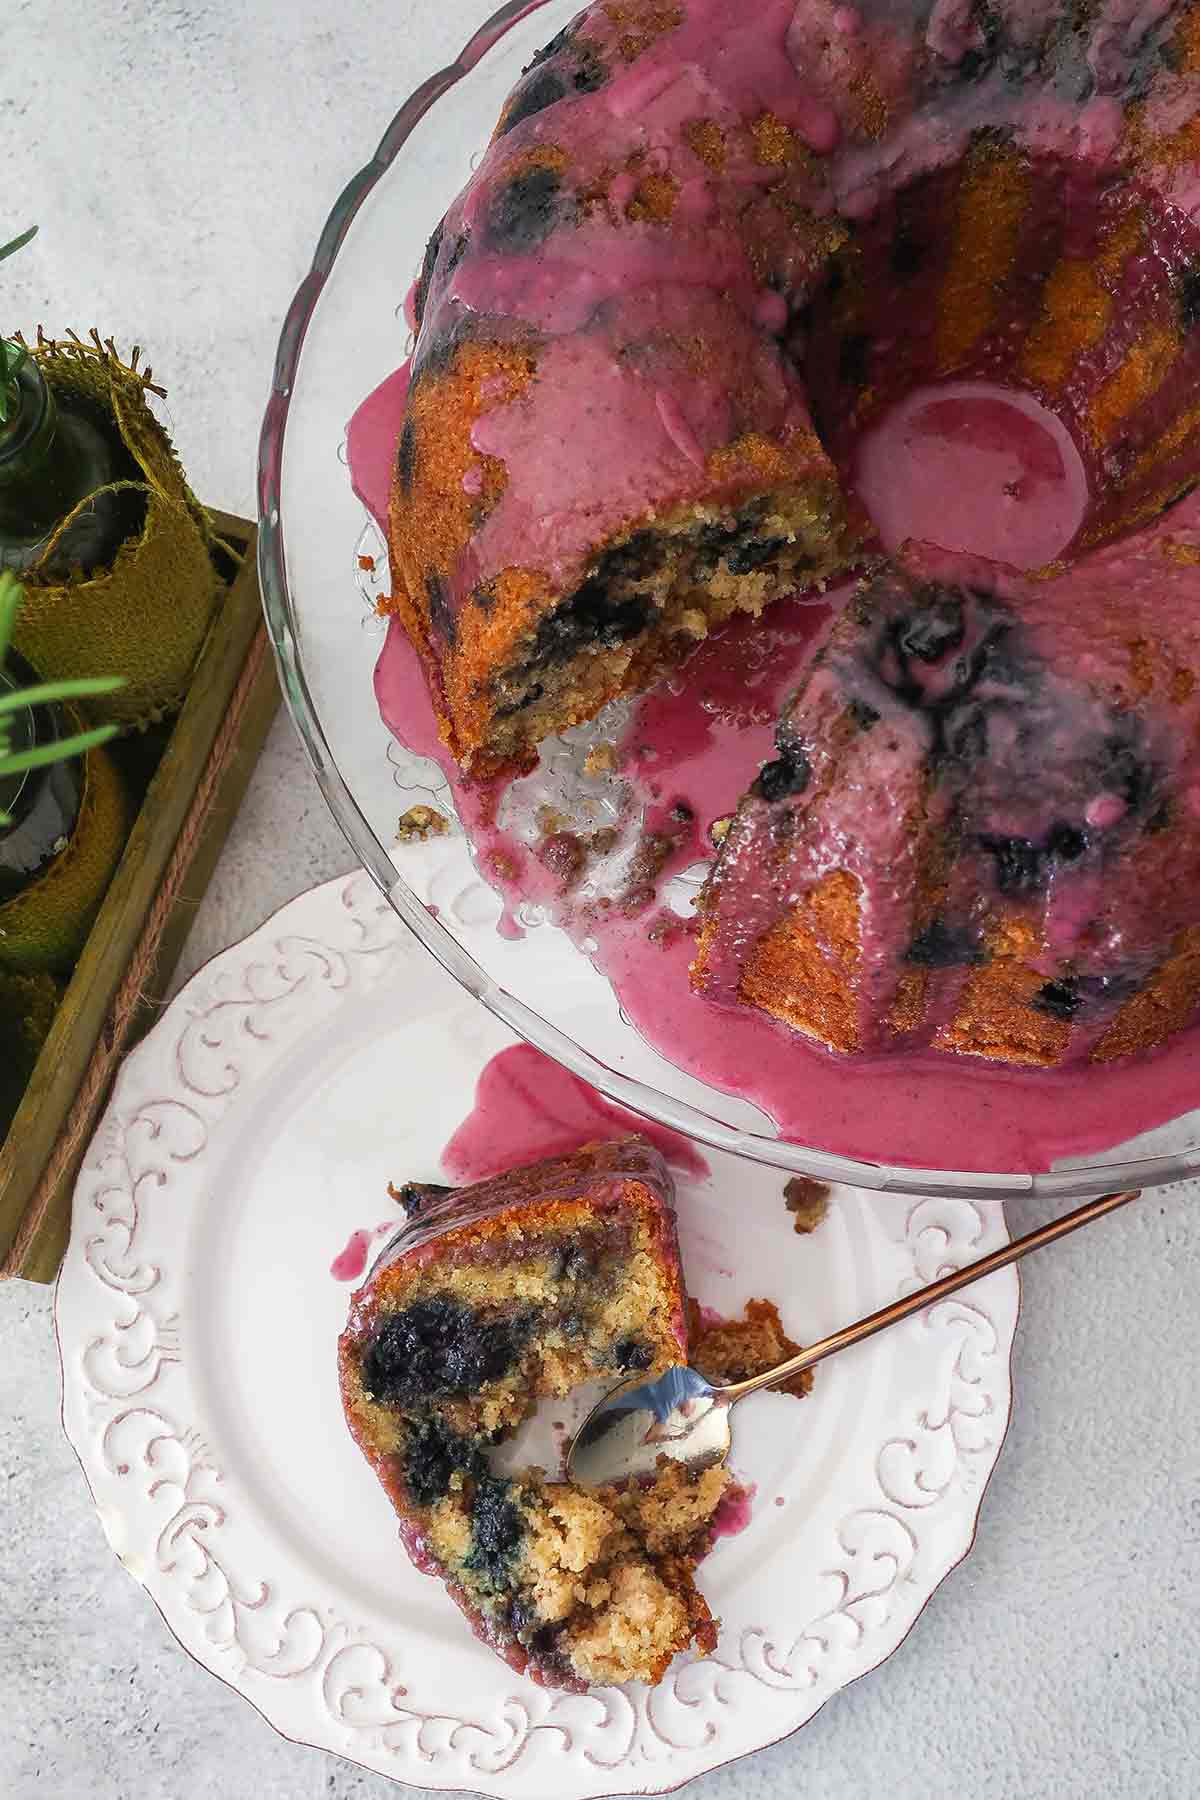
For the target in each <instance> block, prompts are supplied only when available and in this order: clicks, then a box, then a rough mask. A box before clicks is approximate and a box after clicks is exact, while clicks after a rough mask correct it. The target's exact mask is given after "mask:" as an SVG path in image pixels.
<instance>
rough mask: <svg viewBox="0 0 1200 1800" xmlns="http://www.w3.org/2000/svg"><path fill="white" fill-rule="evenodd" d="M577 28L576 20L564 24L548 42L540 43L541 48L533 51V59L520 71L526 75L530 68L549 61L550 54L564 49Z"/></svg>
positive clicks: (536, 67) (537, 67) (552, 54)
mask: <svg viewBox="0 0 1200 1800" xmlns="http://www.w3.org/2000/svg"><path fill="white" fill-rule="evenodd" d="M578 29H579V24H578V21H577V20H576V21H573V22H572V23H571V24H570V25H564V26H563V28H562V30H561V31H558V32H556V33H555V34H554V36H553V37H552V38H551V39H550V42H549V43H548V44H543V45H542V47H541V49H540V50H538V51H537V52H536V53H535V55H534V58H533V61H532V62H531V63H527V64H526V66H525V68H524V69H522V71H521V73H522V74H523V75H528V74H529V72H530V70H531V69H539V68H540V67H541V66H542V64H543V63H544V62H549V61H550V58H551V57H552V56H557V55H558V53H559V51H560V50H565V49H566V47H567V45H568V44H569V43H570V42H571V40H572V38H573V37H574V36H575V33H576V31H577V30H578Z"/></svg>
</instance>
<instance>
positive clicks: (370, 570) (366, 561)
mask: <svg viewBox="0 0 1200 1800" xmlns="http://www.w3.org/2000/svg"><path fill="white" fill-rule="evenodd" d="M358 566H359V568H360V569H363V570H365V571H366V573H367V574H368V575H373V574H374V573H375V558H374V557H373V556H360V557H359V559H358Z"/></svg>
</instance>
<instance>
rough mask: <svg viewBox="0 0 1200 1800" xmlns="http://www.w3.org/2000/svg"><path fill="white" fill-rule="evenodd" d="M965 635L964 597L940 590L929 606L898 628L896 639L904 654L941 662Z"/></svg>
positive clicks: (903, 620)
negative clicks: (962, 599)
mask: <svg viewBox="0 0 1200 1800" xmlns="http://www.w3.org/2000/svg"><path fill="white" fill-rule="evenodd" d="M965 635H966V627H965V625H964V623H963V609H962V602H961V600H957V599H955V598H954V596H953V595H951V594H944V593H943V594H938V596H937V598H936V599H934V600H933V601H931V603H930V604H929V605H928V606H924V607H922V608H921V610H920V612H915V613H913V614H912V615H911V616H910V617H909V618H907V619H902V620H901V621H900V623H899V625H898V626H897V628H896V643H897V646H898V647H899V649H900V651H901V653H902V654H903V655H904V656H915V657H916V659H917V661H918V662H923V663H935V662H940V661H941V659H942V657H944V656H947V655H948V654H949V653H950V651H951V650H957V649H958V647H959V645H960V644H961V643H962V641H963V638H964V636H965Z"/></svg>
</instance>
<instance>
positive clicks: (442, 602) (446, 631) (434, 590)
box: [425, 569, 458, 646]
mask: <svg viewBox="0 0 1200 1800" xmlns="http://www.w3.org/2000/svg"><path fill="white" fill-rule="evenodd" d="M425 593H426V597H427V598H428V601H429V623H430V624H431V625H432V626H433V629H434V630H435V631H437V632H439V633H440V634H441V636H442V637H443V638H444V639H445V641H446V643H447V644H449V645H451V646H453V644H454V641H455V639H456V638H457V636H458V621H457V620H456V619H455V617H454V613H453V610H452V608H451V606H450V597H449V595H448V593H447V592H446V584H445V582H444V581H443V580H442V578H441V576H440V575H439V574H438V572H437V570H436V569H430V570H429V572H428V573H427V575H426V577H425Z"/></svg>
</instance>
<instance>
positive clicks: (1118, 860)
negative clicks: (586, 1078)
mask: <svg viewBox="0 0 1200 1800" xmlns="http://www.w3.org/2000/svg"><path fill="white" fill-rule="evenodd" d="M1198 213H1200V0H1174V3H1172V0H1156V3H1155V4H1151V5H1148V6H1143V7H1133V6H1130V5H1126V4H1124V3H1123V0H1103V3H1101V4H1097V5H1092V4H1087V5H1083V4H1081V5H1063V6H1058V7H1049V6H1046V5H1044V4H1042V3H1041V0H932V3H930V0H909V3H908V4H896V3H895V0H861V3H860V4H857V5H843V4H838V3H837V0H748V4H747V5H745V6H739V7H731V6H729V5H728V4H727V0H597V3H596V4H593V5H591V6H589V7H588V8H587V9H586V10H585V11H584V12H583V13H582V14H581V15H580V17H579V18H578V19H577V20H576V21H575V22H574V24H573V25H572V26H570V27H569V28H568V29H567V30H566V31H564V32H563V33H561V34H560V36H559V37H558V38H557V39H555V40H554V42H553V43H552V44H550V45H548V46H547V48H546V50H545V51H544V52H543V53H542V54H541V55H540V56H538V57H537V58H536V59H535V61H534V63H533V64H532V65H531V66H530V68H529V69H528V70H527V71H526V73H525V75H524V78H523V79H522V81H521V82H520V83H519V84H518V86H517V88H516V89H515V91H514V92H513V94H512V96H511V98H510V100H509V102H508V104H507V106H506V108H505V111H504V114H503V116H502V118H501V121H500V124H499V126H498V128H497V131H496V134H495V136H494V138H493V141H492V143H491V146H490V148H489V150H488V152H487V154H486V156H485V157H484V159H483V161H482V162H481V164H480V166H479V168H478V170H477V172H476V173H475V175H474V176H473V178H472V180H471V181H470V183H469V184H468V186H467V187H466V189H465V190H464V192H463V193H462V195H461V196H460V197H459V198H458V199H457V200H456V201H455V202H454V204H453V205H452V206H451V207H450V209H449V211H448V212H447V214H446V216H445V219H444V221H443V223H442V225H441V226H439V228H438V230H437V232H436V233H435V234H434V237H433V239H432V241H431V242H430V245H429V250H428V255H427V257H426V260H425V265H424V268H423V270H422V272H421V275H420V279H419V281H418V282H417V285H416V288H415V290H414V295H413V319H414V323H415V325H416V326H417V340H416V349H415V354H414V358H413V363H412V370H411V382H410V386H409V390H408V395H407V399H406V402H405V412H404V417H403V426H402V430H401V432H400V435H399V442H398V448H397V455H396V462H395V470H394V479H393V486H392V495H391V507H390V549H391V565H392V584H393V596H392V601H393V605H394V607H395V609H396V611H397V612H398V613H399V615H400V617H401V619H402V621H403V623H404V625H405V627H406V629H407V631H408V633H409V635H410V637H411V638H412V641H413V643H414V645H415V646H416V648H417V650H418V652H419V653H420V655H421V657H422V659H423V663H424V666H425V669H426V672H427V675H428V679H429V684H430V688H431V692H432V694H433V698H434V703H435V707H436V709H437V712H438V714H439V718H440V721H441V728H442V731H443V734H444V736H445V738H446V741H447V743H448V744H449V746H450V747H451V749H452V750H453V752H454V754H455V755H456V757H457V758H458V759H459V761H460V763H461V765H462V767H463V768H464V769H465V770H466V771H467V772H468V773H470V774H472V775H489V774H493V773H495V772H497V771H505V770H520V769H523V768H527V767H529V766H531V763H532V760H533V758H534V755H535V753H536V747H537V745H538V743H539V742H540V740H541V739H542V738H543V737H545V736H546V735H547V734H549V733H551V732H556V731H558V730H561V729H562V728H563V727H565V726H568V725H572V724H575V723H578V722H580V721H582V720H584V719H587V718H590V717H591V716H593V715H594V714H595V713H596V711H597V710H598V709H599V708H600V707H601V706H602V705H603V704H604V703H605V702H606V701H608V700H609V699H611V698H612V697H614V696H615V695H617V694H619V693H623V692H628V691H632V690H635V689H639V688H642V687H644V686H646V685H647V684H648V683H650V682H652V681H653V680H654V679H656V677H657V676H658V674H659V673H660V672H661V671H662V669H663V668H664V667H665V666H666V665H667V664H669V663H671V662H672V661H675V660H678V659H679V658H681V657H682V656H684V655H685V654H686V653H687V651H688V650H689V649H690V648H691V647H692V646H693V645H694V644H695V643H696V641H697V640H698V639H699V638H701V637H703V636H704V635H705V634H706V633H707V632H708V631H709V630H710V629H711V628H712V627H713V626H714V625H716V624H718V623H719V622H721V621H722V620H724V619H726V618H727V617H729V616H730V615H731V614H732V613H735V612H750V613H758V612H759V611H761V609H762V608H764V607H765V606H767V605H768V604H769V603H770V602H771V601H772V600H774V599H775V598H776V597H777V596H779V595H781V594H784V593H787V592H789V591H793V590H795V589H797V588H804V587H817V586H820V585H821V584H823V583H824V581H825V580H826V578H827V577H830V576H832V575H834V574H839V573H844V572H847V571H849V570H851V569H852V568H855V567H857V568H858V570H859V572H860V573H861V572H863V571H865V572H866V574H867V576H868V580H867V583H866V585H865V586H864V587H862V588H861V589H860V591H859V594H858V597H857V599H856V601H855V604H854V607H853V611H852V614H851V616H850V617H849V618H848V619H847V621H846V623H845V625H844V627H842V628H840V629H839V631H838V633H837V634H836V636H835V639H834V642H833V643H832V644H831V646H830V649H829V651H828V653H827V654H826V656H825V657H824V658H823V659H822V662H821V664H820V667H819V668H818V669H817V670H816V671H815V672H814V674H813V676H812V679H811V681H809V682H808V683H806V684H805V686H804V688H803V690H802V691H801V693H800V694H799V695H797V696H796V697H795V699H794V700H793V701H792V702H791V703H790V704H789V706H788V708H787V710H786V713H785V716H784V719H783V721H782V723H781V725H780V759H779V761H778V762H777V763H774V764H772V765H770V767H769V769H767V770H765V771H764V772H763V774H762V776H761V777H760V779H759V780H758V782H757V783H756V784H755V785H754V788H753V790H752V792H751V793H750V795H749V796H748V798H747V799H746V801H745V803H744V805H743V807H742V809H741V813H740V815H739V819H738V824H737V827H736V829H735V831H734V832H733V833H732V834H731V838H730V840H729V842H728V844H727V846H726V848H725V850H724V852H723V854H722V857H721V861H720V866H719V867H718V869H717V870H716V873H715V876H714V878H713V880H712V883H711V885H710V888H709V891H708V894H707V896H706V899H705V907H704V922H705V929H704V940H703V944H702V947H701V950H700V954H699V957H698V961H697V965H696V971H695V978H696V982H697V985H698V987H699V989H700V991H701V992H702V993H704V994H706V995H707V996H709V997H710V998H711V999H713V1000H716V1001H718V1002H720V1003H723V1004H727V1005H748V1006H752V1007H758V1008H761V1009H764V1010H766V1011H767V1012H769V1013H771V1014H772V1015H773V1016H775V1017H776V1018H778V1019H779V1020H780V1021H781V1022H783V1023H785V1024H787V1025H789V1026H791V1027H792V1028H794V1029H797V1030H799V1031H802V1032H805V1033H807V1034H808V1035H810V1036H812V1037H814V1038H817V1039H819V1040H820V1041H822V1042H823V1043H825V1044H826V1045H828V1046H829V1047H830V1048H833V1049H835V1050H839V1051H842V1052H872V1051H880V1050H885V1049H889V1048H893V1047H895V1048H900V1047H905V1046H913V1045H922V1044H926V1045H933V1046H935V1047H936V1048H938V1049H942V1050H947V1051H967V1052H973V1053H976V1054H979V1055H983V1056H987V1057H992V1058H998V1059H1000V1060H1005V1061H1017V1062H1033V1063H1058V1062H1062V1061H1064V1060H1069V1059H1074V1058H1079V1057H1086V1056H1094V1057H1101V1058H1105V1057H1113V1056H1120V1055H1123V1054H1125V1053H1126V1052H1128V1051H1130V1050H1134V1049H1138V1048H1141V1047H1143V1046H1146V1045H1151V1044H1154V1043H1157V1042H1159V1041H1161V1040H1162V1038H1164V1037H1165V1036H1167V1035H1169V1034H1170V1033H1171V1032H1173V1031H1174V1030H1176V1029H1178V1027H1179V1026H1180V1025H1181V1024H1183V1023H1184V1022H1186V1021H1187V1020H1188V1019H1190V1017H1191V1015H1192V1012H1193V1002H1194V1000H1195V998H1196V996H1197V993H1198V992H1200V903H1198V904H1197V905H1196V906H1194V907H1192V908H1191V909H1190V910H1189V906H1188V896H1189V894H1191V893H1194V892H1195V891H1197V886H1198V879H1197V878H1198V877H1200V862H1198V861H1197V857H1198V853H1200V842H1198V840H1197V836H1196V831H1195V829H1194V826H1193V819H1194V816H1195V814H1196V810H1197V800H1196V792H1197V790H1196V788H1195V785H1194V782H1193V769H1192V763H1193V751H1194V746H1195V744H1196V731H1195V723H1196V721H1195V718H1194V707H1193V703H1192V692H1193V686H1194V679H1195V671H1196V669H1197V666H1198V665H1197V659H1196V654H1195V652H1196V645H1195V644H1194V642H1193V633H1192V625H1191V611H1190V607H1189V602H1191V603H1194V602H1195V601H1196V600H1197V598H1200V592H1198V589H1200V574H1198V570H1200V501H1198V500H1197V499H1196V497H1195V496H1194V495H1192V493H1191V490H1192V489H1193V488H1194V485H1195V483H1196V480H1197V475H1198V472H1200V229H1198V228H1197V214H1198ZM964 381H966V382H970V381H975V382H981V383H988V384H992V385H993V386H995V387H996V388H999V389H1008V390H1010V391H1013V392H1017V393H1019V394H1021V395H1025V396H1028V397H1029V398H1030V400H1031V402H1036V404H1037V405H1038V406H1040V407H1043V408H1045V409H1047V410H1048V411H1049V412H1050V413H1052V414H1053V415H1054V417H1055V419H1056V420H1057V421H1058V422H1059V424H1060V425H1061V427H1062V429H1063V430H1064V431H1065V432H1066V433H1067V434H1068V435H1069V438H1070V440H1071V443H1072V444H1073V445H1074V448H1075V450H1076V451H1077V452H1078V456H1079V459H1080V463H1081V467H1082V472H1083V478H1084V482H1085V486H1086V497H1085V500H1084V503H1083V506H1082V513H1081V517H1080V519H1079V522H1078V524H1077V526H1074V527H1073V528H1072V535H1071V537H1070V539H1069V541H1068V542H1067V543H1065V544H1064V546H1063V548H1062V550H1061V552H1060V553H1059V556H1058V558H1057V560H1056V561H1055V562H1054V563H1053V564H1052V565H1051V566H1049V567H1046V568H1041V569H1038V570H1033V571H1026V572H1025V573H1024V574H1017V573H1016V572H1014V571H1013V570H1011V569H1005V568H1002V567H999V566H992V567H990V568H988V567H985V566H983V565H980V564H977V563H976V564H972V565H971V567H969V568H967V567H965V566H964V567H963V568H961V569H959V570H958V571H955V570H954V569H953V568H946V567H943V568H942V570H941V572H940V573H938V574H936V575H934V574H927V573H922V572H921V571H920V569H919V567H917V566H916V565H917V564H919V563H920V560H921V558H920V556H915V559H914V558H909V560H908V562H907V563H905V562H899V563H897V562H891V563H887V562H885V561H884V559H883V557H882V555H881V553H880V549H879V545H878V544H877V543H876V542H875V541H874V539H873V535H872V527H871V523H870V521H869V519H868V518H867V516H866V514H865V512H864V510H863V508H862V506H861V503H860V502H859V501H858V500H857V499H856V498H855V490H854V481H855V469H856V454H857V448H858V446H859V445H860V444H861V443H862V441H863V438H864V434H865V433H867V432H868V431H869V430H870V429H871V428H872V426H873V425H874V424H875V423H876V422H877V421H879V420H881V419H883V418H885V417H886V416H887V415H888V413H889V411H890V410H891V409H894V408H895V407H897V406H898V405H900V404H902V403H903V402H904V400H905V397H906V396H908V395H910V394H912V393H913V392H914V391H916V390H918V389H920V388H922V387H925V386H930V385H934V386H936V385H937V384H939V383H951V382H958V383H962V382H964ZM868 720H869V721H870V722H869V723H864V721H868ZM826 732H828V733H831V734H832V735H830V736H826V735H824V734H826ZM1076 732H1078V733H1079V735H1078V736H1076V735H1075V733H1076ZM947 734H949V735H947ZM951 740H952V741H951ZM793 750H794V751H795V754H794V755H793ZM1106 757H1107V758H1108V761H1107V763H1106V760H1105V759H1106ZM748 774H749V771H748ZM785 790H786V791H785ZM835 820H836V821H837V824H836V828H835V824H834V821H835ZM1168 868H1173V870H1174V879H1169V878H1168V874H1167V871H1168Z"/></svg>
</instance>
